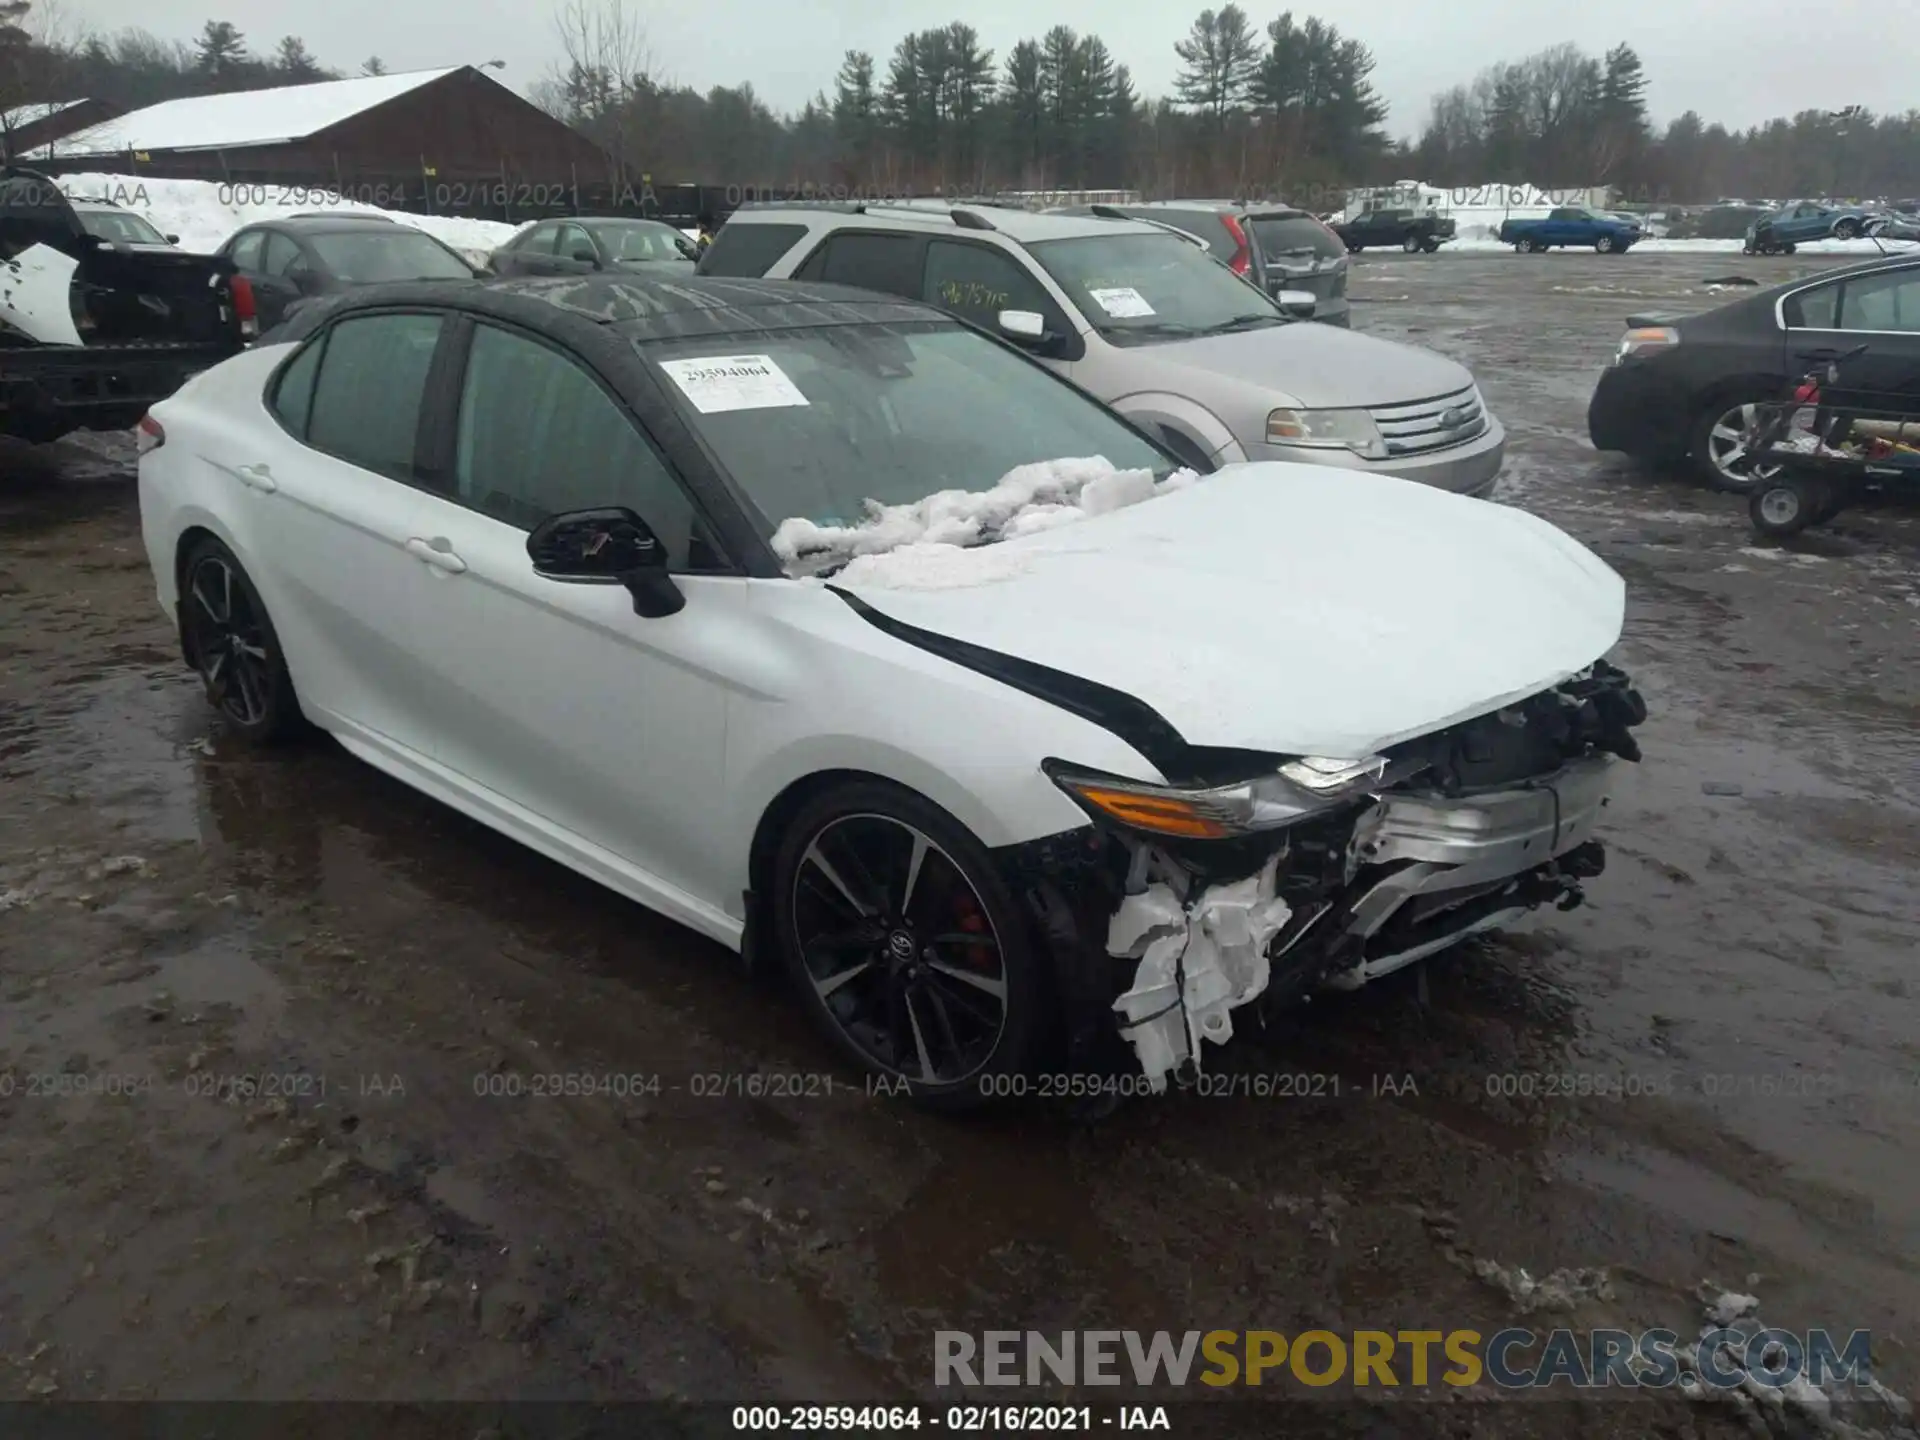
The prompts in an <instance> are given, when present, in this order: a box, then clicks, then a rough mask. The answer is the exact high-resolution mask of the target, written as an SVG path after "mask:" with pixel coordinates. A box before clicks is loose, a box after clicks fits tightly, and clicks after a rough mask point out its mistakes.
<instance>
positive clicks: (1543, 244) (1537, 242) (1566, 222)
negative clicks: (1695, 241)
mask: <svg viewBox="0 0 1920 1440" xmlns="http://www.w3.org/2000/svg"><path fill="white" fill-rule="evenodd" d="M1499 238H1500V243H1501V244H1503V245H1511V246H1513V248H1514V249H1516V250H1526V251H1531V252H1538V251H1541V250H1551V249H1553V248H1554V247H1555V246H1556V245H1581V246H1587V245H1591V246H1592V247H1593V248H1594V249H1595V250H1597V251H1599V252H1600V253H1601V254H1602V255H1618V254H1620V253H1621V252H1622V251H1624V250H1626V249H1627V248H1629V247H1630V246H1633V245H1637V244H1639V243H1640V242H1641V241H1642V240H1644V239H1645V238H1646V232H1645V231H1644V230H1642V229H1641V228H1640V223H1639V222H1638V221H1637V220H1623V219H1621V218H1619V217H1618V216H1614V215H1604V214H1602V213H1601V212H1600V211H1598V210H1589V209H1587V208H1586V207H1585V206H1583V205H1563V206H1561V207H1560V208H1558V209H1556V210H1549V211H1548V212H1547V218H1546V219H1544V220H1506V221H1503V222H1501V225H1500V232H1499Z"/></svg>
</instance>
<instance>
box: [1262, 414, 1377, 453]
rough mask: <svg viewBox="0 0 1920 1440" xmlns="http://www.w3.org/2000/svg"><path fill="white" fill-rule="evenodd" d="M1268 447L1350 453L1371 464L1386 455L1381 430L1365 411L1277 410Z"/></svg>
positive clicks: (1269, 429) (1270, 417)
mask: <svg viewBox="0 0 1920 1440" xmlns="http://www.w3.org/2000/svg"><path fill="white" fill-rule="evenodd" d="M1267 443H1268V444H1269V445H1297V446H1299V447H1301V448H1302V449H1307V450H1351V451H1352V452H1353V453H1354V454H1356V455H1364V456H1366V457H1367V458H1368V459H1370V460H1379V459H1381V458H1383V457H1384V456H1385V455H1386V453H1387V442H1386V441H1385V440H1384V439H1382V438H1381V435H1380V427H1379V426H1378V425H1376V424H1374V423H1373V416H1371V415H1369V414H1368V413H1367V412H1366V411H1365V410H1296V409H1286V410H1275V411H1274V412H1273V413H1271V414H1270V415H1268V416H1267Z"/></svg>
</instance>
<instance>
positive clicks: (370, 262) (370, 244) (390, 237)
mask: <svg viewBox="0 0 1920 1440" xmlns="http://www.w3.org/2000/svg"><path fill="white" fill-rule="evenodd" d="M307 244H308V245H309V246H311V247H312V249H313V253H314V254H316V255H318V256H319V257H320V263H321V264H323V265H325V266H326V267H327V269H329V270H331V271H332V272H333V273H334V274H335V275H337V276H338V277H339V278H340V279H342V280H344V281H346V282H347V283H348V284H350V285H373V284H377V283H379V282H380V281H383V280H471V279H472V278H473V271H472V269H471V268H469V267H468V265H467V263H466V262H465V261H464V260H462V259H461V258H460V257H459V256H458V255H456V254H454V253H453V252H452V251H451V250H449V249H447V248H446V247H445V246H444V245H442V244H440V243H439V242H438V241H437V240H431V239H429V238H427V237H426V236H425V235H422V234H421V233H420V232H419V231H418V230H409V229H408V228H407V227H406V226H404V225H395V226H394V227H393V229H392V231H391V233H390V232H388V231H386V230H384V229H383V230H378V231H375V230H335V231H333V232H331V233H322V234H318V235H309V236H308V237H307Z"/></svg>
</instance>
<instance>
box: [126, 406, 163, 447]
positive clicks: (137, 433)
mask: <svg viewBox="0 0 1920 1440" xmlns="http://www.w3.org/2000/svg"><path fill="white" fill-rule="evenodd" d="M166 443H167V432H166V430H165V428H163V427H162V426H161V424H160V422H159V421H158V420H156V419H154V418H153V416H152V415H142V416H141V417H140V423H139V424H138V425H136V426H135V427H134V431H133V448H134V452H135V453H136V454H140V455H144V454H146V453H147V452H148V451H149V450H158V449H159V448H160V447H161V446H162V445H164V444H166Z"/></svg>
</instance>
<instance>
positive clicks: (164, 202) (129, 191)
mask: <svg viewBox="0 0 1920 1440" xmlns="http://www.w3.org/2000/svg"><path fill="white" fill-rule="evenodd" d="M60 188H61V190H62V191H64V192H65V193H66V194H68V195H71V196H73V197H74V198H76V199H79V198H92V199H106V200H111V201H113V202H114V203H115V204H116V205H119V206H120V207H121V208H122V209H124V210H131V211H133V212H134V213H135V214H137V215H142V216H145V217H146V219H147V220H148V221H149V222H151V223H152V225H153V226H154V228H155V229H157V230H159V231H160V233H161V234H163V235H178V236H179V237H180V248H181V249H183V250H191V251H194V252H196V253H198V254H202V255H205V254H211V253H212V252H213V251H215V250H218V249H219V248H220V247H221V246H222V245H224V244H225V243H226V241H227V237H228V236H230V235H232V234H233V232H234V231H236V230H238V229H239V228H240V227H241V226H242V225H250V224H252V223H253V222H255V221H257V220H274V219H279V218H282V217H284V216H288V215H311V214H314V213H316V212H320V211H325V212H328V213H339V214H343V215H384V216H386V217H387V218H388V219H390V220H398V221H399V222H400V223H401V224H403V225H411V226H413V227H414V228H415V229H418V230H424V231H426V232H427V234H429V235H432V236H433V237H434V238H436V239H438V240H441V241H444V242H445V243H446V244H448V245H451V246H452V247H453V248H454V249H455V250H458V251H459V252H460V253H461V254H463V255H465V256H466V257H467V259H469V260H471V261H474V262H475V263H479V262H480V261H483V260H485V259H486V257H487V256H488V255H490V254H492V253H493V251H494V250H495V249H497V248H498V247H499V246H500V245H502V244H504V243H505V242H506V240H507V239H508V238H509V237H510V236H512V235H513V234H514V233H515V232H516V231H517V230H518V229H519V228H520V227H519V226H516V225H506V224H502V223H501V222H499V221H497V220H462V219H458V218H456V217H454V216H448V215H410V214H407V213H406V212H405V211H401V210H382V209H380V208H379V207H378V206H374V205H361V204H357V203H355V202H354V201H351V200H333V201H329V200H328V199H327V197H325V196H322V195H319V194H316V193H314V192H312V191H306V190H302V189H300V188H299V187H297V186H279V185H223V184H220V183H217V182H215V181H212V180H159V179H155V178H153V177H152V176H148V175H110V174H104V173H101V172H99V171H83V172H81V173H79V174H74V175H63V176H61V177H60Z"/></svg>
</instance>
